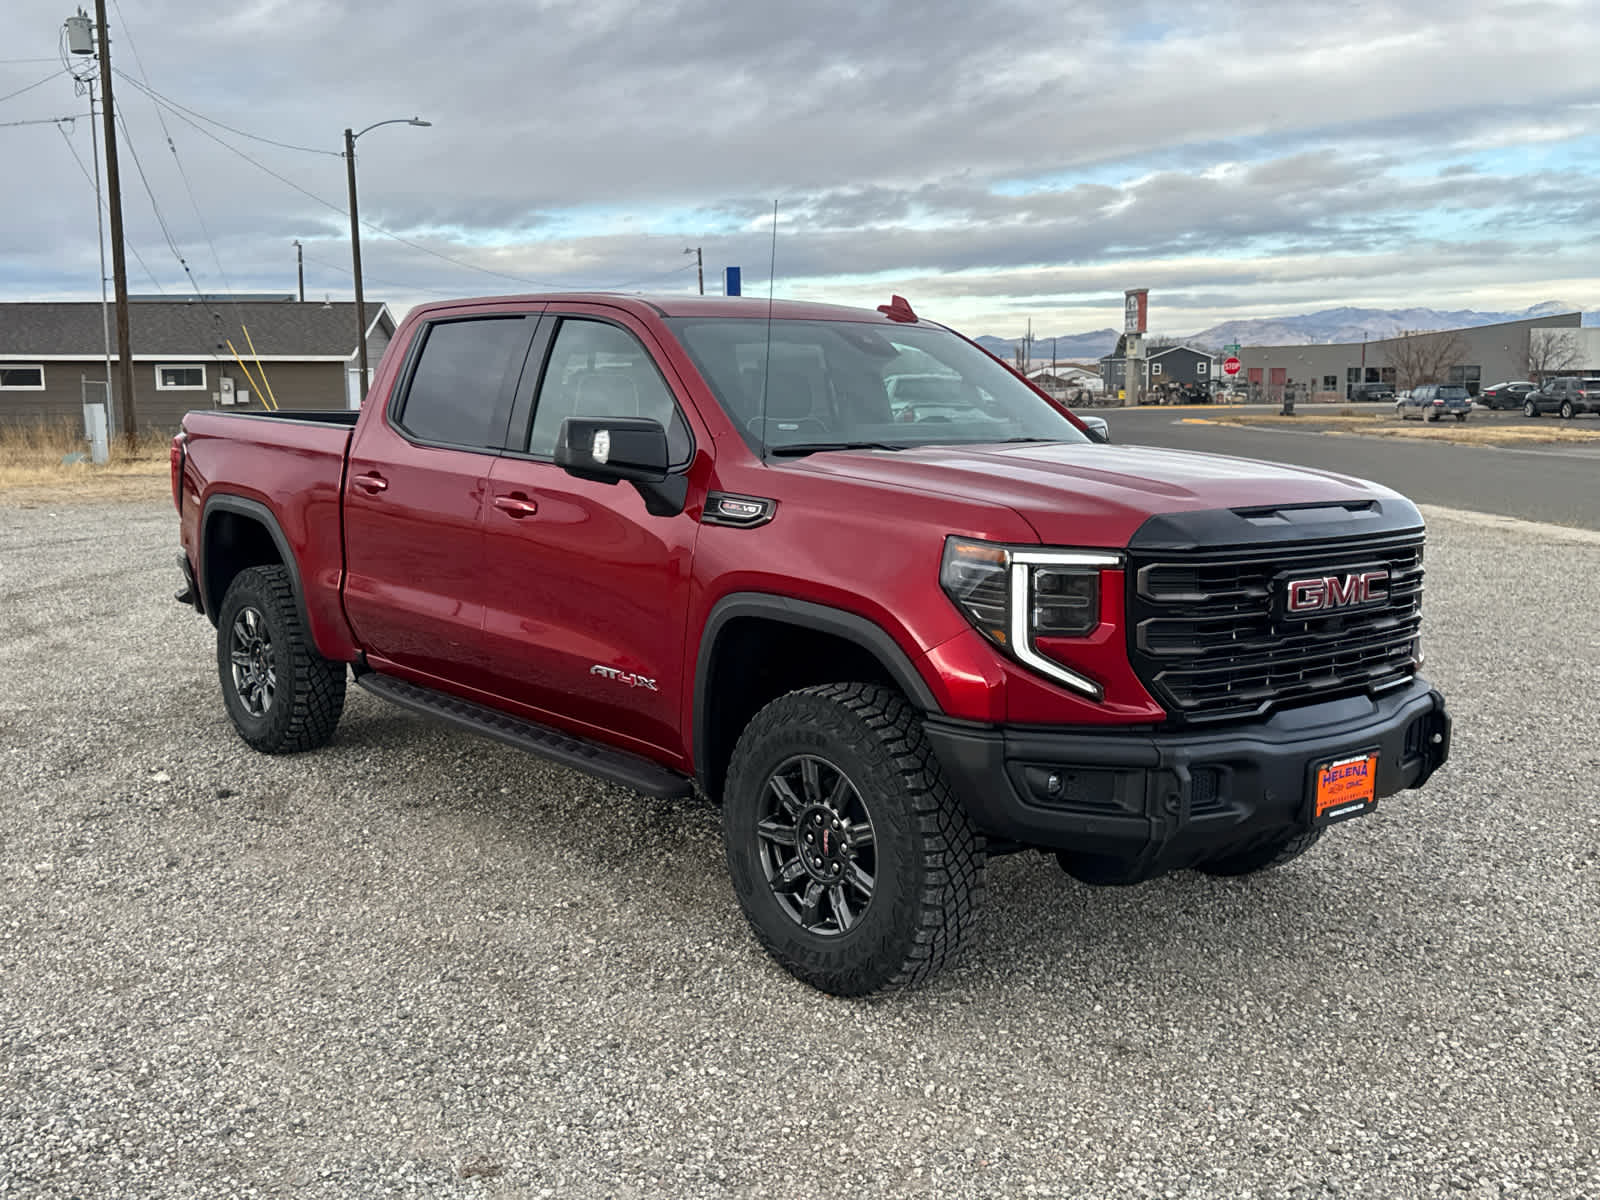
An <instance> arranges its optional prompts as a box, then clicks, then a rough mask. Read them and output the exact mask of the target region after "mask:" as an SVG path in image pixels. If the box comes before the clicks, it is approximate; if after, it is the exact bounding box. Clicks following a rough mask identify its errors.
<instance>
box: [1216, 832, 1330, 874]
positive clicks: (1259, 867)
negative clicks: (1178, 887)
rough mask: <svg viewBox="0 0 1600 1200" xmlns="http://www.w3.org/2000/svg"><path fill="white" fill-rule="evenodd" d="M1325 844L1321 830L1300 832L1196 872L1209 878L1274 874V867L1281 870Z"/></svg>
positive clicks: (1231, 855)
mask: <svg viewBox="0 0 1600 1200" xmlns="http://www.w3.org/2000/svg"><path fill="white" fill-rule="evenodd" d="M1321 840H1322V828H1321V827H1320V826H1318V827H1316V828H1313V829H1297V830H1294V831H1292V832H1290V833H1286V834H1284V835H1283V836H1281V837H1278V838H1274V839H1273V840H1271V841H1268V842H1263V843H1262V844H1261V845H1259V846H1255V847H1252V848H1251V849H1249V850H1244V851H1241V852H1240V853H1238V854H1228V855H1224V856H1223V857H1221V858H1213V859H1212V860H1211V861H1210V862H1203V863H1200V864H1198V865H1197V866H1196V867H1195V870H1197V871H1203V872H1204V873H1205V874H1207V875H1222V876H1238V875H1254V874H1256V872H1258V871H1270V870H1272V868H1273V867H1281V866H1283V864H1284V863H1286V862H1289V861H1291V860H1292V859H1296V858H1299V857H1300V856H1301V855H1302V854H1304V853H1305V852H1306V851H1307V850H1309V849H1311V847H1313V846H1315V845H1316V844H1317V843H1318V842H1319V841H1321Z"/></svg>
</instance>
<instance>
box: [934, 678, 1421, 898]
mask: <svg viewBox="0 0 1600 1200" xmlns="http://www.w3.org/2000/svg"><path fill="white" fill-rule="evenodd" d="M925 728H926V730H927V735H928V739H929V741H930V742H931V743H932V744H933V748H934V752H935V754H937V755H938V757H939V761H940V762H941V763H942V764H943V766H944V769H945V773H946V774H947V775H948V776H949V778H950V781H951V785H952V786H953V787H954V788H955V790H956V794H957V795H958V796H959V797H960V798H961V799H962V800H963V801H964V803H965V804H966V807H967V810H968V812H969V813H970V814H971V816H972V819H973V822H974V823H975V824H976V825H977V826H978V828H979V829H981V830H983V831H984V832H985V833H986V834H988V835H989V836H990V837H991V838H997V839H1000V840H1002V841H1007V842H1013V843H1017V844H1021V845H1025V846H1038V847H1041V848H1047V849H1051V850H1060V851H1065V852H1069V853H1071V854H1073V855H1079V856H1084V857H1085V858H1087V859H1097V860H1104V862H1105V863H1107V864H1115V865H1116V866H1117V868H1118V869H1117V870H1116V871H1114V872H1110V873H1111V874H1115V875H1117V876H1118V877H1119V878H1121V877H1123V876H1126V878H1128V879H1143V878H1151V877H1153V876H1155V875H1159V874H1162V873H1164V872H1166V871H1171V870H1175V869H1178V868H1181V867H1187V866H1193V865H1194V864H1196V863H1199V862H1203V861H1205V860H1207V859H1210V858H1216V857H1220V856H1221V855H1223V854H1232V853H1235V852H1240V851H1244V850H1248V849H1250V848H1252V847H1254V846H1256V845H1260V844H1262V843H1264V842H1267V841H1270V840H1273V839H1274V838H1281V837H1282V836H1283V835H1284V834H1285V833H1286V832H1288V831H1292V830H1295V829H1301V828H1305V827H1307V826H1309V825H1310V824H1311V823H1312V816H1311V810H1312V796H1311V793H1312V783H1311V775H1312V770H1313V768H1314V767H1315V766H1316V765H1317V764H1318V763H1324V762H1327V761H1329V760H1332V759H1337V758H1342V757H1347V756H1350V755H1354V754H1357V753H1359V752H1362V751H1376V752H1377V753H1378V777H1377V794H1378V796H1380V797H1382V796H1389V795H1393V794H1394V793H1395V792H1398V791H1401V790H1403V789H1405V788H1415V787H1421V786H1422V784H1423V783H1424V782H1425V781H1426V780H1427V778H1428V776H1430V775H1431V774H1433V772H1434V771H1435V770H1436V769H1438V767H1439V766H1440V765H1441V764H1442V763H1443V762H1444V761H1445V759H1446V758H1447V757H1448V756H1449V753H1450V716H1449V714H1448V713H1447V712H1446V710H1445V703H1444V697H1443V696H1441V695H1440V694H1439V693H1438V692H1436V691H1434V690H1433V688H1431V687H1430V686H1429V685H1428V684H1427V683H1426V682H1425V681H1424V680H1421V679H1417V680H1413V681H1412V682H1411V683H1410V684H1408V685H1407V686H1406V687H1404V688H1401V689H1397V690H1395V691H1393V692H1390V693H1388V694H1386V695H1382V696H1377V697H1366V696H1354V697H1348V698H1346V699H1342V700H1330V701H1327V702H1325V703H1322V704H1315V705H1308V706H1305V707H1302V708H1293V709H1288V710H1286V711H1283V712H1279V713H1276V714H1275V715H1273V716H1272V717H1270V718H1268V719H1266V720H1262V721H1255V722H1250V723H1248V724H1242V725H1232V726H1228V727H1225V728H1219V729H1213V730H1208V731H1203V732H1173V733H1168V732H1160V731H1151V730H1145V731H1141V732H1133V733H1119V732H1114V731H1086V730H1073V731H1070V732H1067V731H1062V730H1054V729H1042V728H1035V727H1028V728H1023V727H998V728H997V727H994V726H981V725H975V724H971V723H966V722H959V721H950V720H946V719H943V718H939V717H930V718H928V719H927V720H926V722H925Z"/></svg>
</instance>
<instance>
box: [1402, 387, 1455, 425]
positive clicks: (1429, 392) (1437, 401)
mask: <svg viewBox="0 0 1600 1200" xmlns="http://www.w3.org/2000/svg"><path fill="white" fill-rule="evenodd" d="M1394 411H1395V415H1396V416H1397V417H1399V418H1400V419H1401V420H1405V419H1406V418H1407V417H1419V418H1421V419H1422V420H1424V421H1437V420H1438V419H1439V418H1440V417H1442V416H1445V415H1446V414H1448V415H1450V416H1452V417H1454V418H1455V419H1456V420H1458V421H1465V420H1466V419H1467V414H1468V413H1470V412H1471V411H1472V397H1471V396H1469V395H1467V389H1466V388H1465V387H1463V386H1462V385H1461V384H1459V383H1423V384H1418V385H1417V386H1416V387H1414V388H1412V389H1411V390H1410V391H1409V392H1407V393H1406V394H1405V395H1404V396H1401V397H1400V398H1399V399H1398V400H1396V401H1395V402H1394Z"/></svg>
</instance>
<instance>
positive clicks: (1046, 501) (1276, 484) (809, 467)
mask: <svg viewBox="0 0 1600 1200" xmlns="http://www.w3.org/2000/svg"><path fill="white" fill-rule="evenodd" d="M794 467H795V468H796V469H800V470H805V471H810V472H817V473H821V474H827V475H830V476H834V477H842V478H848V479H857V480H861V481H862V482H868V483H874V484H879V485H883V486H886V487H892V488H897V489H906V490H915V491H921V492H929V493H935V494H938V495H944V496H951V497H956V498H960V499H964V500H969V501H976V502H979V503H984V502H988V503H993V504H1001V505H1005V506H1006V507H1008V508H1010V509H1012V510H1013V511H1015V512H1016V513H1017V514H1018V515H1020V516H1021V517H1022V518H1023V519H1024V520H1026V521H1027V522H1028V523H1029V524H1030V525H1032V526H1033V528H1034V530H1035V531H1036V532H1037V533H1038V535H1039V539H1040V541H1042V542H1044V543H1046V544H1050V545H1075V546H1106V547H1122V546H1125V545H1127V543H1128V539H1129V538H1131V537H1132V536H1133V533H1134V531H1135V530H1137V529H1138V528H1139V526H1141V525H1142V524H1144V522H1145V521H1146V520H1147V519H1149V518H1150V517H1152V516H1155V515H1157V514H1161V513H1172V512H1188V511H1192V510H1198V509H1232V508H1263V507H1278V506H1286V505H1307V504H1340V503H1350V502H1352V501H1357V502H1359V501H1368V500H1397V499H1399V496H1398V494H1397V493H1395V492H1393V491H1390V490H1389V489H1388V488H1385V487H1380V486H1379V485H1377V484H1374V483H1369V482H1367V481H1366V480H1363V479H1355V478H1353V477H1351V476H1348V475H1336V474H1333V473H1332V472H1328V471H1317V470H1311V469H1308V468H1305V467H1291V466H1285V465H1283V464H1281V463H1269V462H1260V461H1257V460H1255V459H1247V458H1230V457H1226V456H1224V455H1220V454H1202V453H1198V452H1195V451H1190V450H1167V449H1162V448H1158V447H1154V446H1108V445H1100V444H1094V443H1090V444H1084V445H1080V444H1076V443H1059V442H1048V443H1028V444H1022V445H1014V446H1008V445H996V446H924V447H917V448H915V449H910V450H898V451H872V450H850V451H839V452H826V453H819V454H814V455H811V456H810V457H808V458H804V459H800V460H797V461H796V462H795V463H794Z"/></svg>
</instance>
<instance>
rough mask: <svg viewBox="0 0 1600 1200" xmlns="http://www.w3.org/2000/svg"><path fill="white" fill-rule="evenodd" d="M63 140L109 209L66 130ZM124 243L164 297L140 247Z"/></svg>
mask: <svg viewBox="0 0 1600 1200" xmlns="http://www.w3.org/2000/svg"><path fill="white" fill-rule="evenodd" d="M92 119H93V118H91V120H92ZM57 128H58V129H60V126H57ZM61 140H62V141H64V142H66V144H67V149H68V150H69V151H71V153H72V161H73V162H75V163H77V164H78V170H79V171H81V172H82V173H83V181H84V182H85V183H87V184H88V185H89V187H90V189H91V190H93V191H94V193H95V199H96V201H97V202H98V203H99V205H100V207H101V208H106V207H108V206H107V204H106V202H105V200H103V199H101V197H100V189H99V188H97V187H95V183H94V177H93V176H92V175H90V174H89V168H88V167H86V166H84V165H83V159H82V157H80V156H79V154H78V148H77V147H76V146H74V145H73V144H72V138H71V137H70V136H69V135H68V134H67V131H66V130H65V129H62V130H61ZM123 243H124V244H125V245H126V246H127V247H128V249H129V250H130V251H132V252H133V257H134V260H135V261H136V262H138V264H139V265H140V266H141V267H143V268H144V273H145V274H146V275H148V276H149V277H150V282H151V283H153V284H155V288H156V291H158V292H160V293H161V294H162V295H163V296H164V295H166V294H167V289H166V288H164V287H162V286H161V281H160V280H159V279H157V278H156V273H155V272H154V271H152V270H151V269H150V266H149V264H148V263H146V262H145V261H144V255H142V254H140V253H139V250H138V247H136V246H135V245H134V244H133V243H132V242H130V241H128V240H127V238H123Z"/></svg>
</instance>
